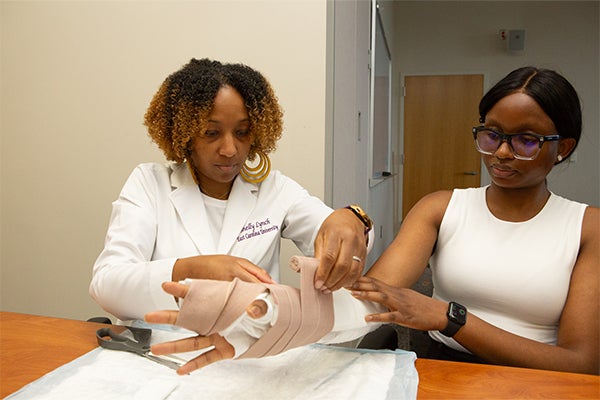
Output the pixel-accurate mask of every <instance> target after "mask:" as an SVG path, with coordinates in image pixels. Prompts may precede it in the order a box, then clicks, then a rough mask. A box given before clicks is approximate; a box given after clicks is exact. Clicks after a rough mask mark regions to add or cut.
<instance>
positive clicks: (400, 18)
mask: <svg viewBox="0 0 600 400" xmlns="http://www.w3.org/2000/svg"><path fill="white" fill-rule="evenodd" d="M599 6H600V3H599V2H598V1H587V2H578V1H513V2H508V1H462V2H453V1H449V2H446V1H438V2H433V1H396V2H395V3H394V7H395V14H396V17H395V43H394V50H393V58H394V65H395V67H396V74H397V75H396V78H397V79H400V77H401V76H403V75H411V74H414V75H425V74H469V73H483V74H485V77H486V80H487V82H486V87H485V90H487V89H489V88H490V87H491V85H492V84H494V83H495V82H497V81H498V80H500V79H501V78H502V77H504V76H505V75H506V74H507V73H508V72H510V71H511V70H513V69H515V68H517V67H520V66H525V65H536V66H539V67H543V68H550V69H554V70H557V71H559V72H560V73H562V74H563V75H564V76H565V77H566V78H567V79H569V80H570V82H571V83H572V84H573V85H574V86H575V88H576V89H577V91H578V92H579V95H580V98H581V101H582V105H583V133H582V138H581V141H580V143H579V147H578V150H577V151H576V160H573V161H575V162H570V163H566V164H565V165H561V166H558V167H557V168H555V169H554V170H553V171H552V173H551V174H550V177H549V179H548V181H549V187H550V189H551V190H552V191H554V192H555V193H557V194H560V195H562V196H565V197H568V198H571V199H573V200H578V201H581V202H585V203H588V204H592V205H595V206H598V205H599V204H600V157H599V154H600V145H599V138H600V126H599V125H600V111H599V110H600V105H599V97H600V93H599V91H600V81H599V79H600V72H599V62H600V61H599V48H600V45H599V29H598V25H599V21H600V11H599ZM500 29H525V30H526V34H525V49H524V50H523V51H522V52H519V53H508V52H507V51H506V50H505V48H504V45H505V43H503V42H501V41H500V39H499V35H498V31H499V30H500ZM473 113H474V115H476V116H478V114H477V110H473ZM398 114H399V115H400V116H401V114H402V108H401V107H400V106H399V107H398ZM401 128H402V123H400V125H399V129H400V130H401ZM465 134H469V132H465ZM399 147H400V149H401V142H400V146H399ZM400 151H401V150H400Z"/></svg>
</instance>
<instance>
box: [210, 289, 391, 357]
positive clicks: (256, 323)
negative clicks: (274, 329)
mask: <svg viewBox="0 0 600 400" xmlns="http://www.w3.org/2000/svg"><path fill="white" fill-rule="evenodd" d="M256 299H261V300H263V301H264V302H265V303H266V304H267V313H266V314H265V315H264V316H262V317H261V318H258V319H254V318H252V317H250V316H249V315H248V313H246V312H244V313H243V314H242V315H241V316H240V317H239V318H238V319H237V320H236V321H235V322H234V323H233V324H231V325H229V326H228V327H227V328H226V329H224V330H222V331H220V332H219V334H220V335H221V336H223V337H224V338H225V340H227V341H228V342H229V343H230V344H231V345H232V346H233V348H234V349H235V356H234V357H233V358H237V357H238V356H240V355H241V354H244V353H245V352H246V350H248V348H249V347H250V346H252V345H253V344H254V343H255V342H256V341H257V340H258V339H259V338H260V337H262V335H263V334H264V333H265V332H266V331H267V330H268V329H269V328H270V327H271V326H272V325H273V324H275V322H276V320H277V309H278V307H277V304H275V303H274V301H273V297H272V296H271V295H270V294H269V293H267V292H265V293H262V294H260V295H258V296H257V297H256ZM333 310H334V316H335V318H334V325H333V329H332V330H331V332H329V333H328V334H327V335H325V337H323V338H322V339H321V340H319V343H323V344H333V343H345V342H349V341H351V340H355V339H358V338H360V337H362V336H364V335H366V334H367V333H369V332H371V331H373V330H375V329H377V328H378V327H379V326H380V325H381V324H379V323H367V322H366V321H365V316H366V315H368V314H375V313H381V312H386V311H387V310H386V309H385V307H383V306H382V305H381V304H379V303H374V302H368V301H361V300H357V299H356V298H354V297H353V296H352V294H351V293H350V292H349V291H348V290H346V289H340V290H338V291H335V292H333Z"/></svg>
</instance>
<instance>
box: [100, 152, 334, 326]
mask: <svg viewBox="0 0 600 400" xmlns="http://www.w3.org/2000/svg"><path fill="white" fill-rule="evenodd" d="M331 212H332V209H331V208H329V207H327V206H326V205H325V204H324V203H323V202H322V201H321V200H319V199H318V198H316V197H313V196H311V195H310V194H309V193H308V192H307V191H306V190H305V189H303V188H302V187H301V186H300V185H299V184H298V183H296V182H295V181H293V180H292V179H290V178H288V177H286V176H284V175H283V174H281V173H280V172H279V171H272V172H271V173H270V175H269V176H268V177H267V179H266V180H265V181H263V182H262V183H259V184H252V183H248V182H246V181H244V180H243V179H242V178H241V177H239V176H238V177H237V178H236V180H235V182H234V184H233V187H232V190H231V193H230V195H229V199H228V202H227V208H226V211H225V218H224V221H223V230H222V232H221V237H220V239H218V240H215V238H213V236H212V234H211V230H210V229H209V228H208V227H207V226H206V224H207V221H208V220H207V214H206V209H205V206H204V201H203V198H202V194H201V193H200V190H199V189H198V186H197V185H196V184H195V183H194V180H193V178H192V176H191V174H190V172H189V169H188V167H187V165H186V164H174V163H169V164H165V165H162V164H156V163H147V164H141V165H139V166H137V167H136V168H135V169H134V171H133V172H132V174H131V175H130V177H129V179H128V180H127V182H126V183H125V185H124V187H123V189H122V191H121V194H120V195H119V198H118V199H117V200H116V201H115V202H113V210H112V215H111V218H110V224H109V227H108V232H107V235H106V241H105V246H104V249H103V250H102V252H101V253H100V255H99V257H98V259H97V260H96V263H95V264H94V269H93V277H92V282H91V284H90V289H89V290H90V295H91V296H92V297H93V298H94V300H96V302H98V304H99V305H100V306H101V307H102V308H103V309H104V310H106V311H107V312H109V313H111V314H113V315H114V316H116V317H117V318H119V319H122V320H124V319H141V318H143V316H144V314H146V313H147V312H149V311H154V310H161V309H176V308H177V306H176V303H175V301H174V299H173V296H171V295H168V294H166V293H165V292H164V291H163V290H162V288H161V283H162V282H165V281H170V280H171V273H172V269H173V265H174V264H175V261H176V260H177V259H178V258H184V257H189V256H195V255H201V254H229V255H234V256H237V257H243V258H246V259H248V260H250V261H252V262H253V263H254V264H256V265H259V266H261V267H262V268H264V269H266V270H267V271H268V272H269V273H270V274H271V276H272V277H273V279H275V280H278V278H279V251H280V238H281V237H284V238H288V239H291V240H293V241H294V242H295V244H296V245H297V246H298V248H299V249H300V250H301V251H302V253H304V254H305V255H307V256H310V255H313V251H314V248H313V243H314V240H315V238H316V235H317V232H318V230H319V227H320V226H321V223H322V222H323V221H324V220H325V218H326V217H327V216H328V215H329V214H330V213H331Z"/></svg>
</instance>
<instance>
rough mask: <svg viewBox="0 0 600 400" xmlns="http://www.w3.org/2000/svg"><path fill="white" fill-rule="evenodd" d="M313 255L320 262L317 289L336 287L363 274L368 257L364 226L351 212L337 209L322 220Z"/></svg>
mask: <svg viewBox="0 0 600 400" xmlns="http://www.w3.org/2000/svg"><path fill="white" fill-rule="evenodd" d="M315 257H316V258H318V259H319V261H320V264H319V268H318V269H317V272H316V274H315V288H317V289H321V290H323V291H328V290H329V291H333V290H338V289H340V288H342V287H345V286H350V285H351V284H352V283H353V282H354V281H355V280H356V279H357V278H358V277H359V276H360V275H361V274H362V271H363V269H364V266H365V260H366V257H367V247H366V239H365V235H364V226H363V224H362V223H361V222H360V221H358V219H357V218H356V217H355V216H354V214H352V212H351V211H349V210H346V209H341V210H336V211H334V212H333V213H332V214H330V216H329V217H327V219H326V220H325V221H324V222H323V224H322V225H321V228H320V229H319V233H318V234H317V238H316V239H315Z"/></svg>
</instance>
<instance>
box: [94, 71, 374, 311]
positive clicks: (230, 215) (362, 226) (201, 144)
mask: <svg viewBox="0 0 600 400" xmlns="http://www.w3.org/2000/svg"><path fill="white" fill-rule="evenodd" d="M145 125H146V126H147V127H148V133H149V135H150V137H151V138H152V140H153V141H154V142H155V143H156V144H157V145H158V146H159V147H160V149H161V150H162V151H163V152H164V154H165V156H166V158H167V160H168V161H169V162H168V163H167V164H164V165H163V164H157V163H147V164H141V165H139V166H138V167H136V168H135V170H134V171H133V172H132V174H131V175H130V177H129V179H128V180H127V182H126V183H125V185H124V187H123V189H122V191H121V193H120V195H119V198H118V199H117V200H116V201H115V202H114V203H113V211H112V215H111V219H110V224H109V227H108V232H107V235H106V241H105V246H104V249H103V250H102V252H101V253H100V255H99V257H98V259H97V260H96V263H95V265H94V268H93V277H92V281H91V284H90V294H91V296H92V297H93V298H94V300H96V301H97V302H98V304H99V305H100V306H101V307H102V308H104V309H105V310H106V311H107V312H109V313H111V314H113V315H114V316H116V317H117V318H119V319H122V320H125V319H141V318H143V316H144V314H146V313H147V312H149V311H152V310H157V309H175V308H176V307H177V305H176V302H175V299H174V298H173V296H170V295H169V294H167V293H165V292H164V291H163V290H162V289H161V284H162V283H163V282H165V281H176V282H177V281H181V280H184V279H186V278H195V279H216V280H231V279H233V278H235V277H238V278H240V279H242V280H245V281H250V282H263V283H273V282H275V281H277V280H278V279H279V251H280V240H281V238H289V239H291V240H293V241H294V243H295V244H296V245H297V246H298V248H299V249H300V250H301V251H302V252H303V253H304V254H305V255H313V254H314V255H315V256H316V257H317V258H319V259H320V260H321V264H320V267H319V270H318V272H317V274H316V275H315V287H316V288H317V289H320V290H322V291H325V292H329V291H333V290H337V289H339V288H341V287H342V286H345V285H349V284H351V283H352V282H354V281H355V280H356V279H357V278H358V277H359V276H360V274H361V272H362V270H363V267H364V259H365V256H366V251H367V246H366V244H367V242H368V232H369V230H370V226H371V222H370V220H369V219H368V217H367V216H366V214H364V212H362V210H360V208H357V207H352V208H348V209H347V208H343V209H340V210H336V211H333V210H331V209H330V208H329V207H327V206H326V205H325V204H324V203H323V202H322V201H321V200H319V199H318V198H316V197H313V196H311V195H310V194H309V193H308V192H307V191H306V190H305V189H303V188H302V187H301V186H300V185H299V184H298V183H296V182H295V181H293V180H292V179H290V178H288V177H286V176H284V175H283V174H281V173H280V172H279V171H271V169H270V161H269V159H268V153H269V152H271V151H272V150H274V149H275V146H276V142H277V140H278V139H279V138H280V137H281V132H282V112H281V108H280V106H279V104H278V102H277V98H276V97H275V94H274V92H273V90H272V88H271V86H270V84H269V83H268V81H267V80H266V79H265V78H264V76H262V75H261V74H260V73H259V72H257V71H255V70H253V69H252V68H250V67H248V66H245V65H242V64H223V63H220V62H217V61H211V60H207V59H202V60H196V59H192V60H191V61H190V62H189V63H188V64H186V65H185V66H183V67H182V68H181V69H180V70H179V71H176V72H175V73H173V74H171V75H170V76H169V77H167V79H166V80H165V81H164V82H163V84H162V85H161V87H160V88H159V90H158V92H157V93H156V95H155V96H154V98H153V99H152V102H151V104H150V106H149V108H148V111H147V113H146V115H145ZM257 158H258V166H256V167H253V166H252V162H255V160H256V159H257Z"/></svg>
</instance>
